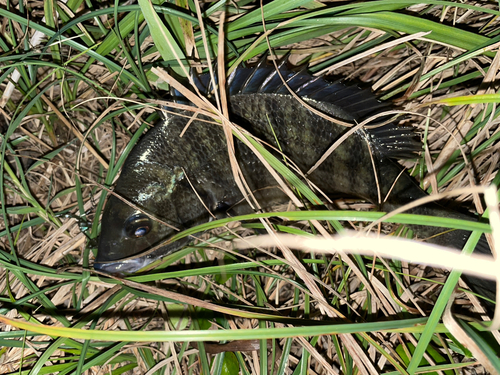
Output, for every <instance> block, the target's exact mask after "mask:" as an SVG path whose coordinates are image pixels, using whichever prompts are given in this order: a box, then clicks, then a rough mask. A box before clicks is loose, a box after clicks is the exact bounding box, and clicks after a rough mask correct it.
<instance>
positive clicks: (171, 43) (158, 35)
mask: <svg viewBox="0 0 500 375" xmlns="http://www.w3.org/2000/svg"><path fill="white" fill-rule="evenodd" d="M139 5H140V7H141V10H142V13H143V14H144V18H145V19H146V21H147V22H148V26H149V30H150V32H151V36H152V37H153V40H154V41H155V45H156V47H157V48H158V51H159V52H160V54H161V57H162V58H163V60H164V61H169V60H177V62H178V63H179V67H172V69H173V70H174V71H175V72H176V73H177V74H181V75H182V76H184V77H187V76H188V71H187V69H186V68H188V69H189V66H187V62H186V56H185V55H184V51H183V48H182V45H179V43H180V42H181V41H177V40H176V39H175V38H174V36H173V35H172V34H171V33H170V31H169V30H168V29H167V27H166V26H165V25H164V24H163V21H162V20H161V19H160V17H158V14H157V13H156V11H155V9H154V7H153V4H152V3H151V1H150V0H139Z"/></svg>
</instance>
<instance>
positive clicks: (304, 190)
mask: <svg viewBox="0 0 500 375" xmlns="http://www.w3.org/2000/svg"><path fill="white" fill-rule="evenodd" d="M246 138H247V140H248V141H249V142H250V143H252V145H253V146H254V147H255V148H256V149H257V151H258V152H259V153H260V154H261V155H262V156H263V157H264V158H265V159H266V160H267V162H268V163H269V164H270V165H271V167H273V168H274V169H275V170H276V171H277V172H279V173H280V174H281V175H282V176H283V177H284V178H285V180H286V181H288V182H290V183H291V184H292V185H293V186H294V187H295V188H296V189H297V190H298V191H299V192H300V193H301V194H302V195H304V197H306V198H307V199H308V200H309V202H311V203H312V204H314V205H319V204H323V202H322V201H321V199H320V198H319V197H318V196H317V195H316V194H314V193H313V192H312V190H311V189H310V188H309V187H308V186H307V185H306V184H305V183H304V182H303V181H302V180H301V179H300V178H298V177H297V176H296V175H295V173H293V172H292V171H290V169H288V168H287V167H286V166H285V165H284V164H283V163H282V162H281V161H279V160H278V159H277V158H276V157H275V156H274V155H272V154H271V153H270V152H269V151H268V150H266V148H265V147H264V146H262V145H261V144H260V143H259V142H257V141H256V140H255V139H253V138H252V137H251V136H246Z"/></svg>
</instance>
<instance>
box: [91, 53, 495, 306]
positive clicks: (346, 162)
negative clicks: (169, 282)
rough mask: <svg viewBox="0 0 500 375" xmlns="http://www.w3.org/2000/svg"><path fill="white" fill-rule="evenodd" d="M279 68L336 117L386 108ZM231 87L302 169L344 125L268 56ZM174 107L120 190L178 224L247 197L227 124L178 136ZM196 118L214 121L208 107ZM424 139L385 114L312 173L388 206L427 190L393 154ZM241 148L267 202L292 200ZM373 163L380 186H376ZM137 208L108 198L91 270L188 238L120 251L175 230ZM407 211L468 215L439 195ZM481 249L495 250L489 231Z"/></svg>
mask: <svg viewBox="0 0 500 375" xmlns="http://www.w3.org/2000/svg"><path fill="white" fill-rule="evenodd" d="M279 69H280V72H281V74H282V76H283V77H284V78H285V79H286V82H287V84H288V86H289V87H290V88H291V89H292V90H293V91H294V92H295V93H297V94H298V95H299V96H300V97H302V98H303V100H304V101H305V102H307V104H309V105H310V106H312V107H314V108H316V109H318V110H320V111H321V112H323V113H325V114H327V115H330V116H332V117H335V118H338V119H341V120H344V121H349V122H358V123H359V122H360V121H362V120H363V119H366V118H367V117H368V116H371V115H373V114H376V113H380V112H381V111H383V110H386V109H388V106H387V104H384V103H381V102H379V101H378V100H377V98H376V97H375V96H374V95H373V94H372V93H371V92H369V91H368V90H361V89H360V88H358V87H357V86H352V85H345V84H344V83H342V82H339V81H337V82H333V83H331V82H328V81H326V80H325V79H324V78H322V77H312V76H311V75H310V74H309V73H307V72H306V71H305V70H301V71H298V72H297V71H291V70H289V69H288V68H286V66H285V63H284V62H282V63H281V64H280V67H279ZM196 84H197V86H198V87H199V88H200V90H201V91H202V92H205V93H206V92H208V91H209V90H208V88H207V87H208V86H209V77H208V75H203V76H201V77H199V78H198V79H197V82H196ZM227 88H228V90H227V92H228V101H229V107H230V111H231V116H232V120H233V121H235V122H237V123H238V124H239V125H241V126H243V127H245V128H246V129H248V130H250V131H251V133H252V134H254V135H255V136H257V137H258V138H260V139H261V140H263V141H265V142H267V143H269V144H271V145H273V146H275V147H279V148H280V149H281V150H282V151H283V153H284V154H285V155H286V156H287V157H289V158H290V160H292V161H293V162H295V164H296V165H297V166H298V167H299V168H300V169H301V170H302V171H303V172H306V171H308V170H309V169H310V168H311V166H313V165H314V164H315V163H316V162H317V161H318V159H320V157H321V156H322V155H323V154H324V153H325V151H327V150H328V148H329V147H330V146H331V145H332V144H333V143H334V142H335V141H336V140H337V139H338V138H339V137H340V136H342V135H343V134H344V133H345V132H346V131H348V129H347V128H346V127H344V126H341V125H337V124H335V123H333V122H331V121H328V120H326V119H324V118H323V117H321V116H319V115H317V114H314V113H313V112H311V111H310V110H309V109H307V108H306V107H304V106H303V105H301V104H300V103H299V102H298V101H297V100H296V99H295V98H294V97H293V96H292V95H290V93H289V91H288V89H287V88H286V87H285V86H284V85H283V83H282V80H281V78H280V77H279V75H278V74H277V72H276V70H275V68H274V67H271V66H268V65H266V64H265V63H260V64H259V65H258V66H257V67H256V68H239V69H237V70H235V72H233V74H232V75H231V76H230V77H229V78H228V84H227ZM178 114H179V115H169V116H167V118H166V119H165V120H164V121H162V122H160V123H159V124H157V125H156V126H155V127H154V128H153V129H152V130H150V131H149V132H148V133H147V134H146V135H145V136H144V137H143V139H142V140H141V141H140V142H139V143H138V144H137V146H136V147H135V148H134V149H133V151H132V152H131V153H130V155H129V157H128V159H127V161H126V163H125V165H124V167H123V171H122V174H121V176H120V178H119V179H118V182H117V184H116V188H115V192H116V193H118V194H119V195H120V196H122V197H124V198H126V199H127V200H129V201H130V202H132V203H133V204H134V205H136V207H140V209H141V210H142V211H144V212H146V213H148V214H152V215H154V216H155V217H157V218H159V219H161V220H162V221H163V222H166V223H168V224H169V225H170V226H173V227H175V228H178V229H181V230H182V229H186V228H189V227H192V226H195V225H199V224H202V223H205V222H207V221H209V219H210V215H209V213H208V212H207V208H208V209H210V210H211V211H212V212H214V213H217V212H218V211H219V212H220V211H223V210H224V209H227V207H231V206H234V205H235V204H236V203H237V202H240V201H242V200H243V196H242V194H241V192H240V190H239V189H238V187H237V186H236V184H235V181H234V179H233V174H232V171H231V167H230V165H229V161H228V156H227V146H226V141H225V138H224V135H223V131H222V129H221V128H220V127H218V126H217V125H213V124H208V123H206V122H204V121H199V120H195V121H193V122H192V123H191V124H190V125H189V127H188V129H187V132H186V133H185V134H184V136H183V137H182V138H180V137H179V135H180V133H181V131H182V130H183V129H184V128H185V127H186V125H187V123H188V121H189V117H191V115H192V113H191V112H185V113H184V112H182V111H178ZM181 115H185V116H186V117H182V116H181ZM198 118H199V119H200V120H203V119H206V120H210V119H208V118H204V117H203V116H199V117H198ZM276 139H277V140H278V142H277V141H276ZM278 143H279V144H278ZM420 148H421V146H420V143H419V142H418V141H416V140H415V134H414V133H413V132H412V129H411V128H408V127H401V126H397V125H396V124H394V123H389V124H386V125H384V126H381V127H378V128H373V129H361V130H359V131H357V132H356V133H354V134H352V135H351V136H350V137H348V138H347V139H346V140H345V141H344V142H343V143H342V144H341V145H340V146H339V147H338V148H337V149H336V150H335V151H334V152H333V153H332V154H331V155H330V156H329V157H328V158H327V159H326V160H325V161H324V162H323V163H322V164H321V166H320V167H319V168H318V169H316V170H315V171H314V172H313V173H311V174H310V175H309V176H308V179H309V180H310V181H311V182H312V183H314V184H315V185H316V186H317V187H318V188H319V189H320V190H321V191H323V192H324V193H326V194H327V195H329V196H339V195H348V196H356V197H361V198H364V199H366V200H368V201H370V202H372V203H374V204H376V205H378V207H379V209H380V210H381V211H387V212H389V211H391V210H394V209H396V208H398V207H400V206H401V205H404V204H406V203H408V202H411V201H413V200H415V199H418V198H421V197H424V196H426V193H425V192H423V191H422V190H421V189H420V188H419V186H418V185H417V184H416V182H415V181H414V180H413V179H412V178H411V177H410V176H409V175H407V174H406V173H403V174H401V171H402V167H401V166H400V165H399V164H397V163H396V162H395V161H393V160H392V159H394V158H406V157H412V156H414V155H415V153H416V152H418V151H419V150H420ZM235 149H236V157H237V160H238V161H239V166H240V168H241V170H242V171H243V174H244V176H245V178H246V181H247V182H248V184H249V186H250V188H251V189H252V191H254V192H255V196H256V198H257V199H258V201H259V203H260V205H261V206H262V207H263V208H270V207H271V206H273V205H276V204H277V203H283V202H286V201H288V199H289V198H288V197H287V196H286V195H285V194H284V193H283V192H282V191H281V190H280V189H278V188H268V187H275V186H276V185H277V184H276V181H275V180H274V178H273V177H272V176H271V174H270V173H269V172H268V171H267V170H266V169H265V167H264V166H263V165H262V164H261V162H260V161H259V160H258V158H257V157H256V156H255V154H254V153H253V152H252V151H250V149H249V148H248V147H247V146H245V145H244V144H242V143H241V142H239V141H235ZM374 166H375V169H376V172H377V177H378V186H379V187H380V192H378V191H377V183H376V180H375V173H374ZM186 177H188V178H189V181H190V182H188V178H186ZM396 180H397V182H396V183H395V184H394V181H396ZM190 183H191V184H192V186H191V184H190ZM393 184H394V186H393ZM193 188H194V189H195V190H196V192H197V194H198V196H197V194H195V192H194V191H193ZM265 188H267V189H265ZM391 189H392V190H391ZM389 191H391V192H390V194H389V196H388V199H387V200H386V201H385V202H384V203H382V204H381V203H379V194H380V197H382V200H383V199H384V197H386V195H387V194H388V192H389ZM200 198H201V199H202V200H203V203H204V204H202V203H201V202H200ZM243 202H244V200H243ZM141 210H138V209H136V208H133V207H130V206H129V205H127V204H126V203H124V202H123V201H121V200H120V199H118V198H116V197H113V196H112V197H110V198H109V201H108V202H107V204H106V207H105V210H104V214H103V218H102V230H101V236H100V239H99V249H98V255H97V259H96V263H95V264H94V267H95V269H97V270H100V271H104V272H108V273H120V274H127V273H133V272H135V271H138V270H139V269H141V268H142V267H144V266H146V265H148V264H150V263H151V262H153V261H155V260H157V259H159V258H161V257H163V256H166V255H168V254H170V253H172V252H174V251H177V250H179V249H180V248H181V247H182V246H184V245H185V244H186V242H187V240H184V241H182V240H181V241H177V242H174V243H171V244H169V245H168V246H165V247H162V248H161V249H159V250H156V251H154V252H153V253H151V254H148V255H146V256H142V257H136V258H134V259H127V260H122V259H123V258H129V257H132V256H135V255H138V254H140V253H142V252H144V251H146V250H147V249H149V248H151V247H153V246H155V245H157V244H159V243H161V242H162V241H163V240H165V239H166V238H168V237H169V236H171V235H173V234H174V233H175V231H174V229H172V228H171V227H170V226H167V225H162V224H159V223H158V222H157V221H155V220H152V219H150V218H149V217H148V216H147V215H146V214H144V213H143V212H142V211H141ZM250 212H252V210H251V208H250V206H249V205H248V204H246V202H244V203H240V204H238V205H236V206H234V207H232V212H231V213H232V214H246V213H250ZM411 212H412V213H418V214H423V215H432V216H442V217H452V218H458V219H468V220H471V218H470V217H468V216H465V215H462V214H459V213H455V212H451V211H448V210H446V209H444V208H442V207H441V206H438V205H436V204H431V205H426V206H423V207H419V208H416V209H414V210H412V211H411ZM412 229H414V230H415V231H416V232H417V234H418V235H419V236H420V237H422V238H426V237H431V236H433V235H436V234H438V233H441V232H442V231H443V230H442V229H441V228H434V227H426V226H415V227H412ZM469 234H470V233H469V232H467V231H462V230H455V231H451V232H448V233H444V234H441V235H439V236H437V237H435V238H433V239H432V240H431V241H432V242H433V243H437V244H441V245H445V246H449V247H454V248H459V249H461V248H462V247H463V245H464V244H465V241H466V239H467V238H468V236H469ZM476 251H479V252H482V253H488V254H489V253H490V250H489V247H488V245H487V243H486V241H485V240H484V236H483V238H482V240H481V241H480V243H479V244H478V246H477V249H476ZM468 280H469V281H470V282H471V283H472V284H474V285H475V290H476V291H477V292H478V293H481V294H484V295H486V296H488V297H489V298H492V297H494V295H495V293H494V290H495V284H494V283H493V282H488V281H485V280H480V279H476V278H469V279H468Z"/></svg>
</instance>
